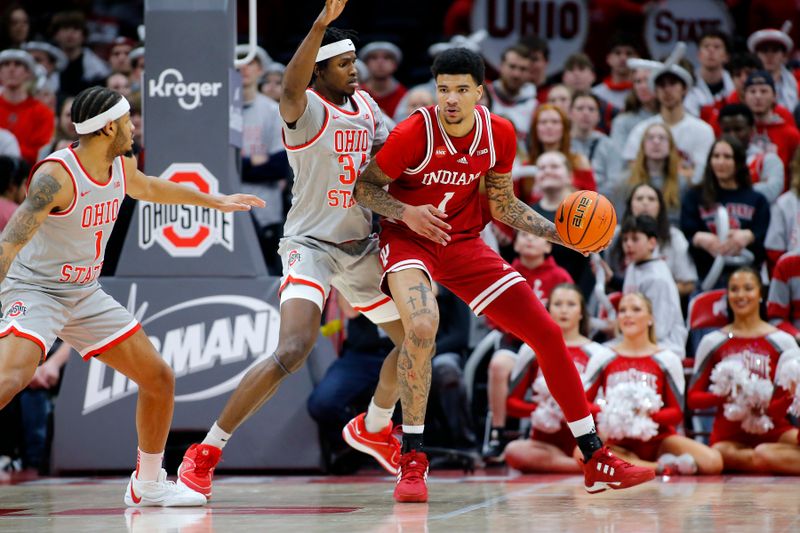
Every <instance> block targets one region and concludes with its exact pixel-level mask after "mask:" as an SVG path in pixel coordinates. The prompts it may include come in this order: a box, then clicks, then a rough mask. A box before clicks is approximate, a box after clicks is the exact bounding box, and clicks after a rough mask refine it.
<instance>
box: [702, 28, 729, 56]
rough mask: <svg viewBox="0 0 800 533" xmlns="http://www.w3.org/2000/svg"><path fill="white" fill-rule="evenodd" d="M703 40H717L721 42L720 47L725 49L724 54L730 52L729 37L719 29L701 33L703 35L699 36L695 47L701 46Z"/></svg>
mask: <svg viewBox="0 0 800 533" xmlns="http://www.w3.org/2000/svg"><path fill="white" fill-rule="evenodd" d="M705 39H719V40H720V41H722V45H723V46H724V47H725V52H730V51H731V37H730V35H728V34H727V33H725V32H724V31H722V30H720V29H717V28H712V29H710V30H707V31H705V32H703V34H702V35H701V36H700V39H698V41H697V46H700V45H701V44H703V41H704V40H705Z"/></svg>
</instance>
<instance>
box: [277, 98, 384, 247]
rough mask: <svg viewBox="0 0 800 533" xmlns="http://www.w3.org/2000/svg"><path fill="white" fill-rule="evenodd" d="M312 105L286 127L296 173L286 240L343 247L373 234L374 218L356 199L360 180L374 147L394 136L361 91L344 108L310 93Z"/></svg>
mask: <svg viewBox="0 0 800 533" xmlns="http://www.w3.org/2000/svg"><path fill="white" fill-rule="evenodd" d="M306 98H307V100H308V103H307V105H306V109H305V111H304V112H303V114H302V115H301V116H300V118H299V119H297V121H296V122H295V123H294V124H292V126H291V127H290V126H289V125H287V124H285V123H284V125H283V142H284V146H285V147H286V152H287V156H288V158H289V164H290V165H291V167H292V170H293V171H294V186H293V187H292V207H291V209H290V210H289V213H288V215H287V216H286V225H285V226H284V235H285V236H286V237H297V236H302V237H312V238H314V239H317V240H320V241H326V242H331V243H342V242H345V241H352V240H360V239H364V238H366V237H367V236H369V234H370V233H372V213H370V211H369V210H368V209H365V208H363V207H361V206H359V205H358V204H357V203H356V201H355V197H354V196H353V189H354V187H355V182H356V179H357V178H358V175H359V174H361V172H363V171H364V169H366V168H367V165H368V164H369V161H370V156H371V154H372V147H373V145H381V144H383V142H384V141H385V140H386V137H387V136H388V134H389V132H388V130H387V129H386V125H385V124H384V122H383V115H382V114H381V112H380V109H379V108H378V105H377V104H376V103H375V102H374V100H372V98H371V97H370V96H369V95H368V94H367V93H365V92H364V91H360V90H357V91H356V92H355V93H354V94H353V95H352V96H350V97H349V98H348V102H347V104H346V107H340V106H338V105H336V104H334V103H332V102H330V101H328V100H327V99H325V97H324V96H322V95H321V94H319V93H318V92H316V91H315V90H314V89H307V90H306Z"/></svg>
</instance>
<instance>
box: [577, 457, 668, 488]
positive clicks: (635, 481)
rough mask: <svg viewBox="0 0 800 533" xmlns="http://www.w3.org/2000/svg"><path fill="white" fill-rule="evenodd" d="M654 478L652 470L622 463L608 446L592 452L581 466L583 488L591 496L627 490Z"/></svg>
mask: <svg viewBox="0 0 800 533" xmlns="http://www.w3.org/2000/svg"><path fill="white" fill-rule="evenodd" d="M655 477H656V473H655V472H654V471H653V469H651V468H644V467H641V466H634V465H632V464H630V463H629V462H627V461H623V460H622V459H620V458H619V457H617V456H616V455H614V454H613V453H611V450H609V449H608V446H603V447H602V448H600V449H599V450H597V451H596V452H594V455H593V456H592V458H591V459H589V462H588V463H584V464H583V479H584V486H585V488H586V491H587V492H589V493H592V494H593V493H595V492H603V491H604V490H606V489H615V490H616V489H627V488H628V487H633V486H635V485H639V484H640V483H644V482H645V481H650V480H651V479H654V478H655Z"/></svg>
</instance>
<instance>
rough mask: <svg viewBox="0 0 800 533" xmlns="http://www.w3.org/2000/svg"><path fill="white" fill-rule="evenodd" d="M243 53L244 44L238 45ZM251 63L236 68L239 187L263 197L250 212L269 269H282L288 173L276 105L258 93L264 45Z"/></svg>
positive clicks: (266, 57)
mask: <svg viewBox="0 0 800 533" xmlns="http://www.w3.org/2000/svg"><path fill="white" fill-rule="evenodd" d="M236 51H237V53H238V54H239V55H240V56H244V55H245V54H246V53H247V45H239V46H237V50H236ZM257 51H258V53H256V55H255V57H254V58H253V59H252V60H251V61H250V63H248V64H246V65H243V66H241V67H239V72H241V74H242V120H243V128H242V152H241V154H242V190H243V191H246V192H247V193H248V194H253V195H256V196H258V197H259V198H263V199H264V200H265V201H266V202H267V207H266V208H265V209H258V210H254V211H252V215H253V219H254V221H255V224H256V232H257V234H258V237H259V241H260V242H261V251H262V253H263V254H264V259H265V261H266V262H267V267H268V268H269V271H270V272H273V273H277V272H280V271H281V263H280V257H279V256H278V254H277V249H278V244H279V240H280V238H281V237H282V235H283V223H284V221H285V218H284V208H283V190H284V188H285V187H286V185H287V179H288V177H289V175H290V170H289V162H288V159H287V156H286V149H285V148H284V146H283V142H282V137H281V123H282V121H281V118H280V111H279V110H278V104H277V103H276V102H275V101H274V100H272V99H270V98H268V97H266V96H264V95H263V94H261V93H260V92H258V80H259V79H260V78H261V74H262V71H263V64H264V63H267V62H268V61H269V56H268V55H267V53H266V52H265V51H264V49H263V48H261V47H258V48H257Z"/></svg>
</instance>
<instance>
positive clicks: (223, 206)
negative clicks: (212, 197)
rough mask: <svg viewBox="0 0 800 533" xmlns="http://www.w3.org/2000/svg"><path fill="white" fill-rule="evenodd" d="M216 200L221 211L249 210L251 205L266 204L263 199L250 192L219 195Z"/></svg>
mask: <svg viewBox="0 0 800 533" xmlns="http://www.w3.org/2000/svg"><path fill="white" fill-rule="evenodd" d="M218 200H219V205H217V209H218V210H220V211H222V212H223V213H232V212H233V211H250V209H251V208H253V207H265V206H266V205H267V203H266V202H265V201H264V200H262V199H261V198H259V197H257V196H253V195H252V194H228V195H224V196H219V197H218Z"/></svg>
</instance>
